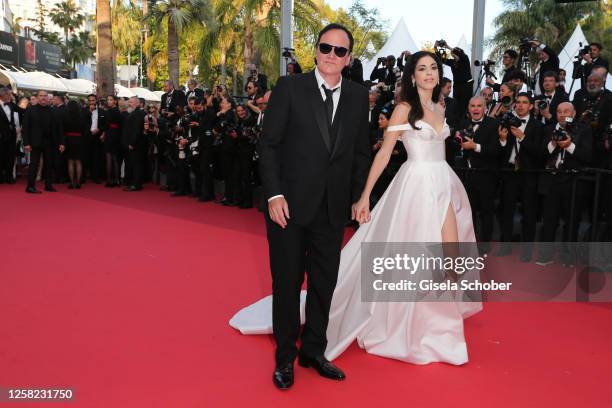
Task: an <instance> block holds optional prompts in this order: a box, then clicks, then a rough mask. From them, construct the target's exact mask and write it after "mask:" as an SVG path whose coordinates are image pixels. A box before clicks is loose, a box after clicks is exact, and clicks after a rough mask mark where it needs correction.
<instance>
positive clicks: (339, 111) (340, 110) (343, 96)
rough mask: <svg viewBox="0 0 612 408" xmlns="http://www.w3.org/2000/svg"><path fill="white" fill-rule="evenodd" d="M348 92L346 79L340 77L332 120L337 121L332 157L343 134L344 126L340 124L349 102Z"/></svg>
mask: <svg viewBox="0 0 612 408" xmlns="http://www.w3.org/2000/svg"><path fill="white" fill-rule="evenodd" d="M348 93H349V87H348V85H347V81H346V80H345V79H344V78H342V87H341V91H340V100H339V101H338V107H337V108H336V115H335V116H334V122H335V121H339V122H338V135H337V136H336V143H335V144H334V146H333V147H334V150H333V152H332V157H333V156H334V154H335V153H336V151H338V146H339V145H340V143H342V136H343V134H344V132H343V129H344V127H343V126H342V124H343V123H344V120H343V119H344V113H345V112H346V111H347V106H346V105H347V104H348V103H349V100H350V96H349V95H348Z"/></svg>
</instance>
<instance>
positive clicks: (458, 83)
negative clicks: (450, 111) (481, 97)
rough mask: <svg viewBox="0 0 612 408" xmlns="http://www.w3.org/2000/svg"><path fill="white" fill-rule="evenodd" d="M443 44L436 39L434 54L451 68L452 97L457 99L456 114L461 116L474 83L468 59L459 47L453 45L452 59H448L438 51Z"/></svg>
mask: <svg viewBox="0 0 612 408" xmlns="http://www.w3.org/2000/svg"><path fill="white" fill-rule="evenodd" d="M445 45H446V42H440V41H436V43H435V44H434V46H435V47H436V54H437V55H438V57H439V58H440V59H442V63H443V64H444V65H448V66H449V67H450V68H451V71H452V73H453V81H454V85H453V98H455V100H456V101H457V114H458V115H459V117H463V115H465V112H466V111H467V106H468V102H469V100H470V98H471V97H472V86H473V85H474V80H473V78H472V68H471V66H470V59H469V58H468V56H467V55H466V54H465V52H464V51H463V50H462V49H461V48H459V47H455V48H453V49H452V50H451V56H452V57H453V59H450V60H449V59H446V58H443V57H442V55H441V54H440V52H439V47H441V46H445Z"/></svg>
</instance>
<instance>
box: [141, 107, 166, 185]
mask: <svg viewBox="0 0 612 408" xmlns="http://www.w3.org/2000/svg"><path fill="white" fill-rule="evenodd" d="M144 132H145V135H146V137H147V139H148V140H149V146H150V147H149V156H150V158H151V162H152V169H151V170H152V174H153V180H154V181H155V182H159V179H160V177H159V171H160V161H161V158H162V157H164V156H165V150H166V149H168V143H167V141H168V138H169V132H168V122H167V121H166V119H164V118H163V117H161V116H160V115H159V110H158V108H157V106H154V105H149V106H148V108H147V116H145V120H144Z"/></svg>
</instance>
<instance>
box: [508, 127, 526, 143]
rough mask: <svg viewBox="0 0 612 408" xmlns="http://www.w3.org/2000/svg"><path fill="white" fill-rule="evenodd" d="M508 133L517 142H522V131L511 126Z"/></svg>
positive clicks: (523, 135) (523, 136)
mask: <svg viewBox="0 0 612 408" xmlns="http://www.w3.org/2000/svg"><path fill="white" fill-rule="evenodd" d="M510 131H511V132H512V134H513V135H514V137H516V138H517V139H518V140H519V141H523V139H524V138H525V133H523V131H522V130H521V129H519V128H517V127H514V126H512V127H511V128H510Z"/></svg>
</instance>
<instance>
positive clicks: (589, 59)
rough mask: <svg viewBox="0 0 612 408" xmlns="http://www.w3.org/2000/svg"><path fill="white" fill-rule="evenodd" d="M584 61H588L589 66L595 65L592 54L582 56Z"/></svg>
mask: <svg viewBox="0 0 612 408" xmlns="http://www.w3.org/2000/svg"><path fill="white" fill-rule="evenodd" d="M582 59H583V60H585V61H586V63H587V64H592V63H593V58H591V54H589V53H586V54H584V55H583V56H582Z"/></svg>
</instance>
